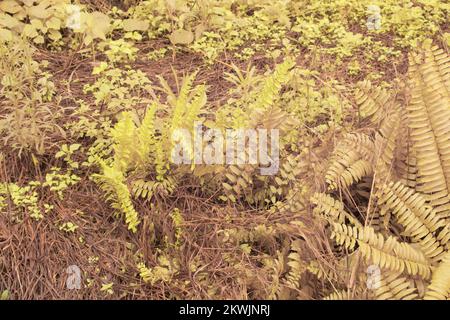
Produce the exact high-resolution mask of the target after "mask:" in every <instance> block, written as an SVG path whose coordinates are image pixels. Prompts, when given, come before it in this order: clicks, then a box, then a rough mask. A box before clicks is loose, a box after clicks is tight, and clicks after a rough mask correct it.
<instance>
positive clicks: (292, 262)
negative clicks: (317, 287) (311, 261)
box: [285, 240, 306, 289]
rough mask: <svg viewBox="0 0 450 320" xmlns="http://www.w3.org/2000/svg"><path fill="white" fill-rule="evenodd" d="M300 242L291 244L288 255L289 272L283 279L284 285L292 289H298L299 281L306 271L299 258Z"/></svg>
mask: <svg viewBox="0 0 450 320" xmlns="http://www.w3.org/2000/svg"><path fill="white" fill-rule="evenodd" d="M300 253H301V248H300V241H299V240H296V241H293V242H292V244H291V252H290V253H289V255H288V263H287V265H288V266H289V271H288V273H287V275H286V277H285V282H286V284H287V285H288V286H289V287H291V288H294V289H298V288H299V287H300V279H301V277H302V275H303V273H304V272H305V270H306V266H305V263H304V261H303V260H302V258H301V256H300Z"/></svg>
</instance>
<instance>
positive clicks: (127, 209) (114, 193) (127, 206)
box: [93, 160, 140, 232]
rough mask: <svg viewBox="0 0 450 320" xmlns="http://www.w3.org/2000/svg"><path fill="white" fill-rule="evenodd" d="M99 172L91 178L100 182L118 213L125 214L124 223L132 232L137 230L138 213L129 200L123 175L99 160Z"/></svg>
mask: <svg viewBox="0 0 450 320" xmlns="http://www.w3.org/2000/svg"><path fill="white" fill-rule="evenodd" d="M100 166H101V169H102V173H101V174H95V175H93V178H94V179H96V180H98V181H99V182H100V185H101V187H102V189H103V190H104V191H105V193H106V196H107V200H108V201H110V202H111V203H112V207H113V208H114V209H116V210H117V211H118V212H119V213H121V214H124V215H125V223H126V224H127V226H128V229H129V230H131V231H132V232H136V231H137V226H138V225H139V223H140V221H139V215H138V213H137V212H136V210H134V207H133V203H132V202H131V195H130V192H129V190H128V187H127V185H126V184H125V177H124V176H123V173H122V171H121V170H120V169H119V168H117V167H110V166H108V165H106V164H105V163H104V162H103V161H101V160H100Z"/></svg>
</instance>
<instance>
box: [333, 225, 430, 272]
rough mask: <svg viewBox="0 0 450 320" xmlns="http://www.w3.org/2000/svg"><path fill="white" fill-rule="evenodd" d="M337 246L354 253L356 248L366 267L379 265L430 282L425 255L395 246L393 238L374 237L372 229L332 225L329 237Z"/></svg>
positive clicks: (401, 246) (378, 235)
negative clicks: (357, 247)
mask: <svg viewBox="0 0 450 320" xmlns="http://www.w3.org/2000/svg"><path fill="white" fill-rule="evenodd" d="M331 237H332V238H333V239H335V240H336V243H337V244H339V245H343V246H344V247H345V248H347V249H350V250H353V249H355V248H356V245H358V246H359V249H358V250H359V251H360V252H361V253H362V256H363V257H364V259H365V260H366V262H367V263H373V264H376V265H379V266H380V268H387V269H389V270H392V271H397V272H407V273H408V274H411V275H420V276H422V277H424V278H426V279H427V278H429V277H430V274H431V266H430V264H429V262H428V261H427V259H426V257H425V255H424V254H423V253H422V252H421V251H420V250H417V249H415V248H413V247H412V246H411V245H409V244H407V243H404V242H398V241H397V240H396V239H395V238H394V237H392V236H389V237H388V238H387V239H384V237H383V236H382V235H381V234H377V233H376V232H375V231H374V230H373V228H371V227H364V228H360V227H356V226H354V227H348V226H347V225H345V224H339V223H335V224H333V233H332V236H331Z"/></svg>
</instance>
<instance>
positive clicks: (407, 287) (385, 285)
mask: <svg viewBox="0 0 450 320" xmlns="http://www.w3.org/2000/svg"><path fill="white" fill-rule="evenodd" d="M380 276H381V279H380V282H379V284H378V287H377V288H376V289H375V292H374V293H375V298H376V299H377V300H415V299H417V298H418V296H419V295H418V294H417V288H415V287H414V286H413V285H412V284H411V281H410V280H409V279H408V278H406V277H402V276H401V273H399V272H392V271H382V272H381V274H380Z"/></svg>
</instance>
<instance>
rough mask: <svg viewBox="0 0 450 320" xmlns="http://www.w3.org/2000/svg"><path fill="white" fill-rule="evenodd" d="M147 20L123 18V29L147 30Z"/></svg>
mask: <svg viewBox="0 0 450 320" xmlns="http://www.w3.org/2000/svg"><path fill="white" fill-rule="evenodd" d="M148 27H149V23H148V21H143V20H138V19H126V20H123V29H124V30H125V31H146V30H148Z"/></svg>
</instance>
